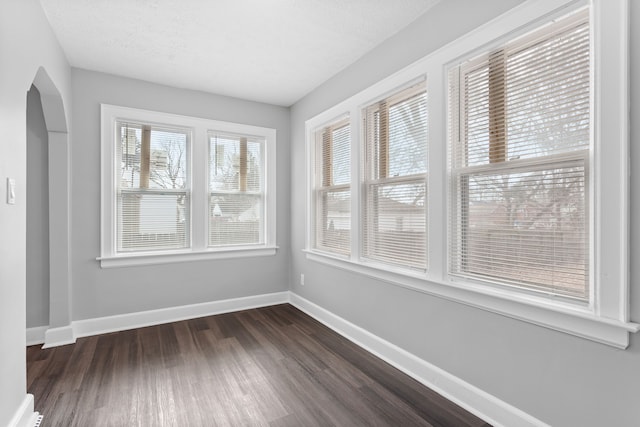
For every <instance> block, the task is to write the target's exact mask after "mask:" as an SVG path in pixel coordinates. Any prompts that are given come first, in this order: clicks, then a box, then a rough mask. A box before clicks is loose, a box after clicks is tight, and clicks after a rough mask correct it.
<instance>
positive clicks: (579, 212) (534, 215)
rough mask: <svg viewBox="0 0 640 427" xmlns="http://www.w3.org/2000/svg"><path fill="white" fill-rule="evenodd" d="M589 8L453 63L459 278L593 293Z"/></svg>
mask: <svg viewBox="0 0 640 427" xmlns="http://www.w3.org/2000/svg"><path fill="white" fill-rule="evenodd" d="M590 62H591V58H590V27H589V21H588V12H587V11H586V10H585V11H581V12H578V13H574V14H573V15H571V16H568V17H564V18H562V19H559V20H556V21H555V22H554V23H552V24H548V25H545V26H543V27H541V28H539V29H537V30H535V31H533V32H531V33H530V34H528V35H525V36H523V37H520V38H518V39H516V40H513V41H512V42H509V43H507V44H505V45H503V46H502V47H499V48H497V49H494V50H492V51H490V52H487V53H485V54H483V55H481V56H479V57H477V58H475V59H472V60H469V61H467V62H465V63H462V64H461V65H459V66H456V67H455V68H453V69H451V70H450V72H449V100H450V102H449V105H450V109H449V126H450V147H449V148H450V161H451V163H450V168H451V169H450V172H451V174H450V177H451V181H450V184H451V186H450V201H451V209H450V218H449V223H450V227H449V233H450V236H449V271H450V273H451V274H452V275H456V276H464V277H470V278H476V279H480V280H488V281H490V282H492V283H498V284H502V285H508V286H512V287H519V288H524V289H528V290H534V291H541V292H544V293H546V294H552V295H555V296H562V297H567V298H571V299H577V300H581V301H588V300H589V298H590V295H589V275H590V273H589V271H590V266H589V259H590V254H589V226H588V223H589V221H588V215H589V210H588V199H589V147H590V141H591V115H592V112H591V106H590V105H591V89H590V88H591V70H590Z"/></svg>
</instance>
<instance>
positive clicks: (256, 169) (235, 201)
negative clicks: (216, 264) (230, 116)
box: [208, 132, 265, 247]
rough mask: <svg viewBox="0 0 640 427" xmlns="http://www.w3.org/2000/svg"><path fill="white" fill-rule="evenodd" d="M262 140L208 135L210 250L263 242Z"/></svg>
mask: <svg viewBox="0 0 640 427" xmlns="http://www.w3.org/2000/svg"><path fill="white" fill-rule="evenodd" d="M263 146H264V138H256V137H252V136H243V135H233V134H225V133H219V132H209V244H208V245H209V246H210V247H219V246H233V245H256V244H262V243H263V242H264V216H265V215H264V191H263V188H264V184H263V183H264V175H263V162H264V159H263V153H264V149H263Z"/></svg>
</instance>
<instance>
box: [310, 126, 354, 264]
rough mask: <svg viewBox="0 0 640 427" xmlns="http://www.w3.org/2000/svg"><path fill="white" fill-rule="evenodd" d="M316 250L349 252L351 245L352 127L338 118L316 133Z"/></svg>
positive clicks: (346, 253) (345, 253) (314, 231)
mask: <svg viewBox="0 0 640 427" xmlns="http://www.w3.org/2000/svg"><path fill="white" fill-rule="evenodd" d="M315 140H316V141H315V149H316V155H315V159H316V164H315V175H316V176H315V182H316V188H315V221H314V225H315V226H314V230H313V233H314V236H315V243H314V246H315V248H316V249H320V250H324V251H328V252H334V253H339V254H344V255H348V254H349V253H350V247H351V187H350V186H351V184H350V183H351V154H350V153H351V126H350V124H349V120H348V119H346V120H341V121H339V122H337V123H334V124H332V125H329V126H326V127H324V128H322V129H319V130H318V131H316V133H315Z"/></svg>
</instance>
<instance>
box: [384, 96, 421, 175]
mask: <svg viewBox="0 0 640 427" xmlns="http://www.w3.org/2000/svg"><path fill="white" fill-rule="evenodd" d="M426 171H427V93H426V92H422V93H420V94H418V95H415V96H413V97H411V98H409V99H406V100H404V101H402V102H399V103H397V104H394V105H391V106H390V107H389V175H388V176H407V175H414V174H419V173H424V172H426Z"/></svg>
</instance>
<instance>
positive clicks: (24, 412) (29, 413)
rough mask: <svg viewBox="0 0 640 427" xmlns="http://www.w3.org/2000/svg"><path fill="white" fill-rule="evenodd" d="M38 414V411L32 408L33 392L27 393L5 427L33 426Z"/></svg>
mask: <svg viewBox="0 0 640 427" xmlns="http://www.w3.org/2000/svg"><path fill="white" fill-rule="evenodd" d="M38 415H39V413H38V412H34V410H33V394H30V393H27V394H26V396H25V397H24V399H22V403H21V404H20V406H19V407H18V409H16V412H15V414H14V415H13V417H12V418H11V420H10V421H9V425H8V426H7V427H33V426H34V425H35V424H36V420H37V419H38Z"/></svg>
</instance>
